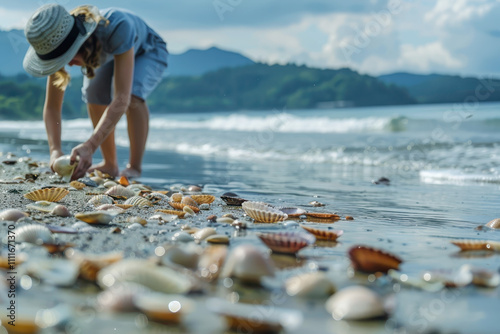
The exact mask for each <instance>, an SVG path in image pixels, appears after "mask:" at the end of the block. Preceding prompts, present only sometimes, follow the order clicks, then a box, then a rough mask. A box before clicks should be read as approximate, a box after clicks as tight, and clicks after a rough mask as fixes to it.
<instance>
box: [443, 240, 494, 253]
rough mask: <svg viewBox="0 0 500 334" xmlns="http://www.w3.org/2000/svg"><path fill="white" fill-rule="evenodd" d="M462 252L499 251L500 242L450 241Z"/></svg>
mask: <svg viewBox="0 0 500 334" xmlns="http://www.w3.org/2000/svg"><path fill="white" fill-rule="evenodd" d="M450 242H451V243H452V244H454V245H455V246H457V247H459V248H460V250H462V251H471V250H472V251H479V250H487V251H500V242H499V241H491V240H476V239H457V240H451V241H450Z"/></svg>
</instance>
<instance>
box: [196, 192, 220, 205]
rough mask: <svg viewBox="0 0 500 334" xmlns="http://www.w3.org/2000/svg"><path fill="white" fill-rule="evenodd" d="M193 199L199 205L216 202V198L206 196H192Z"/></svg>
mask: <svg viewBox="0 0 500 334" xmlns="http://www.w3.org/2000/svg"><path fill="white" fill-rule="evenodd" d="M191 198H192V199H194V200H195V201H196V203H198V204H211V203H212V202H213V201H215V196H213V195H206V194H199V195H191Z"/></svg>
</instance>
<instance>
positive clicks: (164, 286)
mask: <svg viewBox="0 0 500 334" xmlns="http://www.w3.org/2000/svg"><path fill="white" fill-rule="evenodd" d="M123 282H132V283H137V284H141V285H143V286H145V287H147V288H149V289H151V290H155V291H159V292H164V293H186V292H188V291H190V290H191V288H192V287H193V284H192V283H191V281H190V279H189V277H187V276H185V275H183V274H181V273H179V272H178V271H175V270H173V269H170V268H167V267H158V266H156V265H155V264H153V263H149V262H145V261H144V260H138V259H137V260H136V259H125V260H122V261H119V262H116V263H113V264H111V265H109V266H107V267H106V268H103V269H101V270H100V271H99V273H98V274H97V283H98V284H99V286H101V287H102V288H103V289H105V288H109V287H112V286H114V285H115V284H119V283H123Z"/></svg>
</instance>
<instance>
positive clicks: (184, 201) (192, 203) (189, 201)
mask: <svg viewBox="0 0 500 334" xmlns="http://www.w3.org/2000/svg"><path fill="white" fill-rule="evenodd" d="M181 203H182V204H186V205H189V206H194V207H196V208H197V207H198V203H197V202H196V201H195V200H194V199H192V198H191V196H184V197H182V200H181Z"/></svg>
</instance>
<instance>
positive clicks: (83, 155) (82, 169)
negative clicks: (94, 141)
mask: <svg viewBox="0 0 500 334" xmlns="http://www.w3.org/2000/svg"><path fill="white" fill-rule="evenodd" d="M93 154H94V151H93V150H92V147H91V145H90V144H89V143H87V142H85V143H82V144H80V145H78V146H76V147H74V148H73V150H72V151H71V158H70V163H71V164H73V163H76V164H77V165H76V168H75V171H74V172H73V175H72V176H71V179H72V180H76V179H79V178H81V177H83V176H85V173H87V170H88V169H89V168H90V166H91V165H92V155H93ZM77 157H79V159H80V160H79V161H78V158H77Z"/></svg>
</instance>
